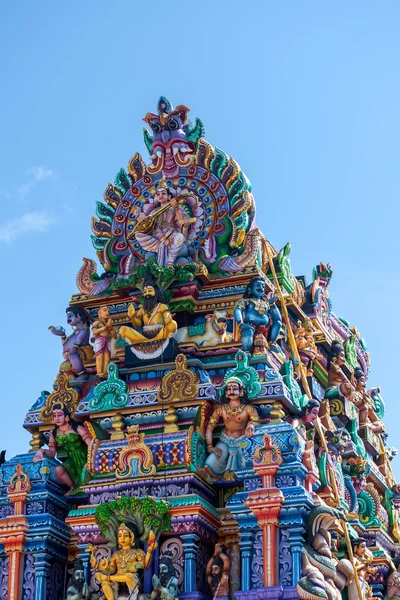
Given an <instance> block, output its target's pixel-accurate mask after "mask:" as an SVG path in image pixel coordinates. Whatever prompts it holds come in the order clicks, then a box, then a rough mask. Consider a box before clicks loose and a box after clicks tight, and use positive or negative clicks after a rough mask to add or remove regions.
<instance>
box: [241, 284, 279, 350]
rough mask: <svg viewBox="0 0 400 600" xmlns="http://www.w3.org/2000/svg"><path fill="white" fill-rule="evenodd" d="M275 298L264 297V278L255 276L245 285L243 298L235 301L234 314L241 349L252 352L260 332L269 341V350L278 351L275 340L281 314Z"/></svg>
mask: <svg viewBox="0 0 400 600" xmlns="http://www.w3.org/2000/svg"><path fill="white" fill-rule="evenodd" d="M276 300H277V298H275V297H274V298H270V299H268V298H267V297H266V295H265V280H264V279H263V277H261V276H256V277H253V279H252V280H251V281H250V283H249V285H248V286H247V289H246V291H245V293H244V294H243V298H242V299H241V300H239V302H237V303H236V306H235V310H234V315H235V320H236V322H237V324H238V325H239V327H240V332H241V337H242V349H243V350H244V351H245V352H252V350H253V348H254V346H255V342H256V337H257V335H260V334H261V335H262V336H263V337H264V339H265V340H267V342H269V347H270V349H271V350H273V351H275V352H280V348H279V346H278V344H277V343H276V340H277V338H278V335H279V332H280V330H281V326H282V316H281V313H280V312H279V309H278V307H277V306H276V304H275V301H276ZM257 345H258V344H257ZM260 345H261V346H262V344H260Z"/></svg>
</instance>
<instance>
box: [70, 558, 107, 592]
mask: <svg viewBox="0 0 400 600" xmlns="http://www.w3.org/2000/svg"><path fill="white" fill-rule="evenodd" d="M98 599H99V596H98V595H97V594H95V593H94V590H93V589H92V588H91V587H90V585H88V584H87V583H86V581H85V571H84V568H83V563H82V561H80V560H77V561H76V563H75V565H74V571H73V573H72V575H71V579H70V580H69V584H68V588H67V600H98Z"/></svg>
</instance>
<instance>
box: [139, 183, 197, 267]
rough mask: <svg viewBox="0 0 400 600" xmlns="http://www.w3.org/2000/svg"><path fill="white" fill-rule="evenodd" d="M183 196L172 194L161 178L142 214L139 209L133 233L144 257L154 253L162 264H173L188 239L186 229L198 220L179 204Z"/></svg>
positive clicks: (165, 265)
mask: <svg viewBox="0 0 400 600" xmlns="http://www.w3.org/2000/svg"><path fill="white" fill-rule="evenodd" d="M183 199H184V196H182V197H180V198H178V197H177V198H175V197H174V196H173V194H172V192H171V190H170V189H169V187H168V185H167V182H166V181H165V179H164V178H162V179H161V180H160V182H159V184H158V187H157V191H156V194H155V197H154V199H152V200H151V201H150V202H149V203H148V204H145V205H144V206H143V212H142V213H141V214H140V213H139V212H138V222H137V224H136V226H135V229H134V231H133V234H134V235H135V237H136V241H137V242H138V244H139V245H140V246H141V247H142V248H143V250H145V252H146V253H147V254H146V256H145V257H146V258H151V257H152V256H154V255H155V256H156V257H157V262H158V264H159V265H160V266H161V267H173V266H174V265H175V263H176V261H177V259H178V257H179V254H180V251H181V250H182V247H183V246H184V245H185V244H186V243H187V238H188V234H189V229H190V227H191V225H192V224H193V223H196V221H197V219H196V217H190V215H189V214H188V213H187V212H186V210H185V209H184V208H183V207H182V206H179V201H180V200H183ZM133 234H132V236H133Z"/></svg>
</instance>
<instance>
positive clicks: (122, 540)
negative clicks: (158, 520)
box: [88, 523, 157, 600]
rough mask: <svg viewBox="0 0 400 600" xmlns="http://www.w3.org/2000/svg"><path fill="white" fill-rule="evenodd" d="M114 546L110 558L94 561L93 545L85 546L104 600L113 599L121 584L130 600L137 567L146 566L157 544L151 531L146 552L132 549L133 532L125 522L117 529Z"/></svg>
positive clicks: (134, 590) (136, 591)
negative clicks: (123, 585)
mask: <svg viewBox="0 0 400 600" xmlns="http://www.w3.org/2000/svg"><path fill="white" fill-rule="evenodd" d="M118 546H119V550H117V551H116V552H115V553H114V554H113V555H112V557H111V560H110V561H109V562H108V561H105V560H104V559H103V560H101V561H100V562H98V561H97V559H96V557H95V554H94V551H95V547H94V546H92V545H89V546H88V551H89V552H90V553H91V555H90V564H91V566H92V568H93V569H96V571H97V573H96V579H97V581H99V582H100V583H101V589H102V591H103V594H104V596H105V598H106V600H117V599H118V598H119V594H120V593H121V590H120V587H121V585H122V584H125V585H126V586H127V587H128V590H129V592H128V594H130V596H129V598H130V599H131V600H136V599H137V597H138V595H139V587H138V584H139V577H138V574H137V572H138V570H139V569H147V567H148V566H149V565H150V562H151V557H152V554H153V550H154V549H155V548H156V547H157V543H156V538H155V535H154V533H153V532H152V531H150V533H149V538H148V543H147V552H146V553H145V552H144V551H143V550H140V549H138V548H135V535H134V533H133V531H132V530H131V529H130V528H129V527H128V526H127V525H126V524H125V523H121V524H120V526H119V528H118Z"/></svg>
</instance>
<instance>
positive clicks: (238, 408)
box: [198, 377, 260, 481]
mask: <svg viewBox="0 0 400 600" xmlns="http://www.w3.org/2000/svg"><path fill="white" fill-rule="evenodd" d="M220 419H222V420H223V422H224V429H223V430H222V433H221V435H220V438H219V440H218V442H217V444H216V445H215V446H213V431H214V429H215V427H216V426H217V425H218V423H219V421H220ZM259 422H260V420H259V416H258V412H257V409H256V408H254V406H251V405H250V404H249V398H248V394H247V390H246V387H245V385H244V384H243V382H242V381H241V379H239V378H238V377H229V378H228V379H227V381H226V385H225V388H224V391H223V392H222V394H221V404H219V405H218V406H217V407H216V408H215V409H214V411H213V413H212V415H211V417H210V421H209V424H208V426H207V430H206V442H207V450H208V452H209V457H208V458H207V460H206V464H205V467H204V468H203V469H198V472H199V473H200V474H201V475H202V476H203V477H205V479H207V480H211V481H212V480H213V479H218V478H219V477H221V476H222V475H223V474H224V473H225V474H226V475H225V476H228V477H232V476H233V475H232V474H233V473H234V471H235V470H236V469H240V468H241V467H242V466H243V456H242V450H241V448H242V444H243V441H244V440H245V438H249V437H252V436H253V435H254V428H255V426H256V425H259Z"/></svg>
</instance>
